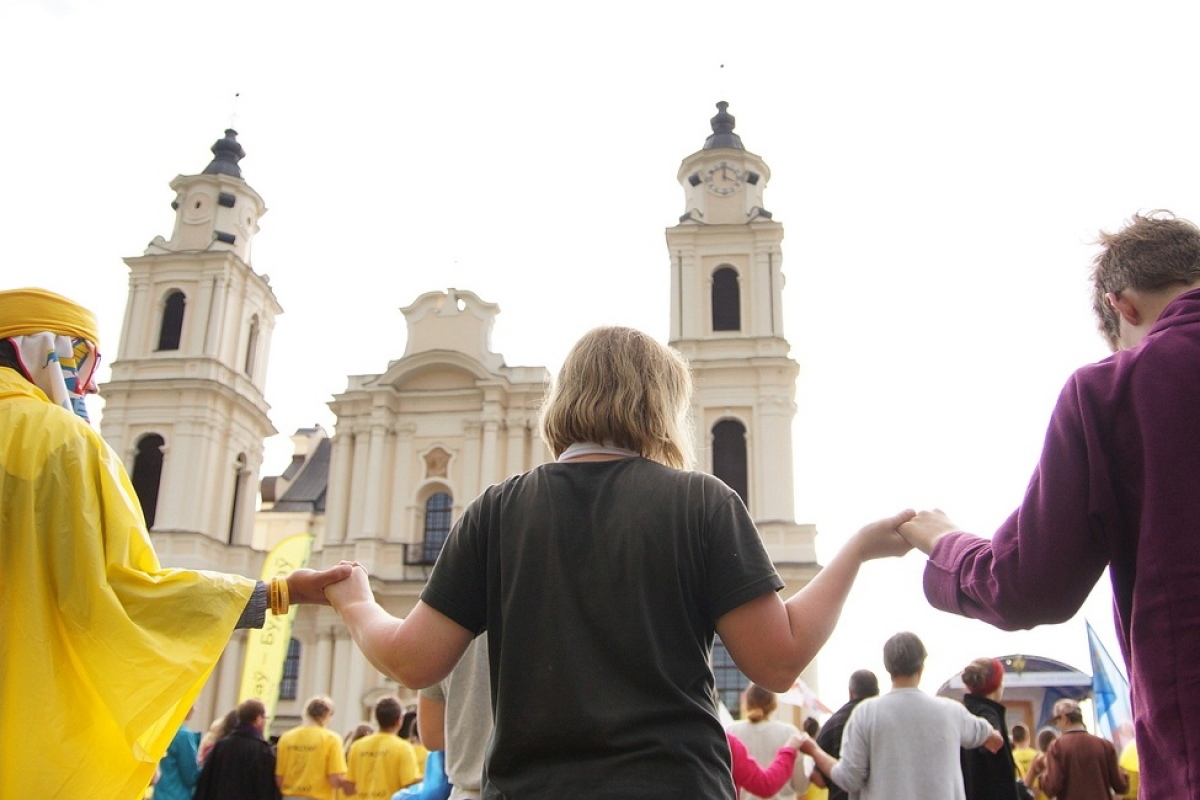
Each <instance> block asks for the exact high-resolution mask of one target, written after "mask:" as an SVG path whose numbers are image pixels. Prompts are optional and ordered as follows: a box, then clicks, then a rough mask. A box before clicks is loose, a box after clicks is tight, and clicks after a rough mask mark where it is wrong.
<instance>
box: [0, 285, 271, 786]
mask: <svg viewBox="0 0 1200 800" xmlns="http://www.w3.org/2000/svg"><path fill="white" fill-rule="evenodd" d="M0 294H3V293H0ZM66 302H69V301H66ZM2 316H3V315H0V317H2ZM5 322H6V321H5V320H4V319H2V318H0V328H3V327H4V325H5ZM9 328H10V329H11V325H10V326H9ZM51 330H52V328H51ZM8 332H9V333H10V334H11V333H20V332H21V331H15V332H14V331H11V330H9V331H8ZM254 586H255V581H253V580H250V579H248V578H241V577H238V576H232V575H223V574H218V573H208V572H194V571H187V570H176V569H163V568H162V567H161V566H160V564H159V562H158V558H157V556H156V555H155V553H154V549H153V547H152V546H151V544H150V539H149V536H148V535H147V533H146V527H145V523H144V522H143V520H142V514H141V508H140V505H139V504H138V501H137V497H136V495H135V494H134V490H133V487H132V486H131V484H130V482H129V478H128V476H127V475H126V473H125V469H124V467H123V466H122V465H121V462H120V460H119V459H118V458H117V457H116V455H115V454H114V453H113V452H112V450H111V449H110V448H109V447H108V445H107V444H106V443H105V442H104V440H103V439H101V438H100V436H99V435H98V434H97V433H96V432H95V431H93V430H92V429H91V427H90V426H88V424H87V423H86V422H84V421H83V420H82V419H80V418H78V417H76V416H75V415H74V414H72V413H71V412H70V411H68V410H66V409H65V408H63V407H61V406H59V405H56V404H54V403H53V402H51V401H50V400H49V399H48V398H47V396H46V394H45V393H44V392H42V391H41V390H40V389H38V388H37V387H36V386H34V385H33V384H32V383H30V382H29V381H28V380H26V379H25V377H23V376H22V375H21V374H20V373H19V372H17V371H16V370H14V369H10V368H7V367H0V642H2V643H3V648H4V652H3V656H2V658H0V798H4V799H5V800H7V798H14V799H15V798H43V799H46V798H63V799H64V800H67V799H69V800H75V798H93V797H94V798H114V799H115V800H125V799H126V798H128V800H133V799H134V798H140V797H141V796H142V793H143V791H144V789H145V787H146V786H147V784H149V782H150V778H151V776H152V775H153V773H154V768H155V764H156V762H157V761H158V759H159V758H161V757H162V755H163V753H164V752H165V751H166V748H167V745H168V744H170V741H171V738H172V736H174V734H175V732H176V731H177V730H178V728H179V726H180V724H181V723H182V722H183V719H184V716H185V715H186V713H187V711H188V709H189V707H190V706H191V704H192V702H193V701H194V700H195V698H196V695H197V694H199V692H200V689H201V688H202V686H203V684H204V681H205V680H206V679H207V677H208V675H209V673H210V672H211V671H212V668H213V666H214V665H215V664H216V661H217V658H218V657H219V656H220V655H221V651H222V650H223V649H224V647H225V644H226V643H227V642H228V640H229V636H230V634H231V633H232V631H233V628H234V625H235V624H236V623H237V620H238V617H239V616H240V614H241V612H242V610H243V609H244V608H245V606H246V603H247V601H248V600H249V598H250V595H251V593H252V591H253V590H254Z"/></svg>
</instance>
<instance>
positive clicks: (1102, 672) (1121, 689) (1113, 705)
mask: <svg viewBox="0 0 1200 800" xmlns="http://www.w3.org/2000/svg"><path fill="white" fill-rule="evenodd" d="M1085 624H1086V625H1087V635H1088V652H1089V653H1090V654H1091V656H1092V705H1093V707H1094V708H1095V711H1096V728H1097V733H1098V734H1099V735H1100V736H1103V737H1104V738H1105V739H1108V740H1109V741H1111V742H1112V743H1113V744H1114V745H1116V747H1117V752H1118V753H1119V752H1121V751H1122V749H1124V747H1125V745H1126V744H1128V743H1129V742H1131V741H1133V707H1132V705H1131V704H1130V701H1129V681H1127V680H1126V679H1125V676H1124V675H1123V674H1122V673H1121V670H1120V668H1119V667H1118V666H1117V662H1115V661H1113V659H1112V656H1110V655H1109V654H1108V650H1106V649H1105V648H1104V645H1103V644H1101V642H1100V637H1098V636H1097V635H1096V631H1095V630H1093V629H1092V625H1091V623H1090V622H1088V623H1085Z"/></svg>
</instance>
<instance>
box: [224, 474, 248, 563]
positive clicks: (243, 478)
mask: <svg viewBox="0 0 1200 800" xmlns="http://www.w3.org/2000/svg"><path fill="white" fill-rule="evenodd" d="M249 478H250V472H249V470H247V469H246V454H245V453H238V457H237V460H236V461H235V462H234V463H233V501H232V502H231V503H230V504H229V536H228V542H229V544H236V543H237V541H238V536H237V533H238V517H240V516H241V515H242V495H244V494H245V493H246V484H247V482H248V481H249Z"/></svg>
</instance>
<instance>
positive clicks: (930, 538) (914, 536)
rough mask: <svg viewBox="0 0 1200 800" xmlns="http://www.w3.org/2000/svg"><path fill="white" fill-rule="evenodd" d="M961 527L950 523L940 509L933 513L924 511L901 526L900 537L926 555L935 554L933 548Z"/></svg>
mask: <svg viewBox="0 0 1200 800" xmlns="http://www.w3.org/2000/svg"><path fill="white" fill-rule="evenodd" d="M957 530H959V527H958V526H957V525H955V524H954V523H953V522H951V521H950V518H949V517H947V516H946V513H945V512H944V511H942V510H941V509H940V508H935V509H934V510H932V511H922V512H920V513H919V514H917V515H916V516H915V517H913V518H912V520H910V521H908V522H906V523H904V524H903V525H901V526H900V535H901V536H903V537H904V538H905V539H907V540H908V542H909V544H911V545H912V546H913V547H915V548H917V549H918V550H920V551H921V552H922V553H924V554H925V555H929V554H930V553H932V552H933V546H934V545H935V544H937V543H938V539H941V538H942V537H943V536H945V535H946V534H947V533H954V532H955V531H957Z"/></svg>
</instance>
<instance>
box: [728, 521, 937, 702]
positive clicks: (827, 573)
mask: <svg viewBox="0 0 1200 800" xmlns="http://www.w3.org/2000/svg"><path fill="white" fill-rule="evenodd" d="M912 517H913V512H912V511H911V510H909V511H902V512H900V513H899V514H896V515H895V516H892V517H887V518H885V519H881V520H878V521H876V522H872V523H870V524H869V525H866V526H865V527H863V528H862V529H861V530H860V531H859V532H858V533H856V534H855V535H854V536H852V537H851V538H850V541H848V542H847V543H846V545H845V546H844V547H842V549H841V550H839V551H838V553H837V555H835V556H834V557H833V559H832V560H831V561H830V562H829V564H827V565H826V566H825V567H824V568H823V569H822V570H821V571H820V572H819V573H818V574H817V577H815V578H813V580H812V582H811V583H809V584H808V585H807V586H805V587H804V588H803V589H801V590H800V591H799V592H797V593H796V594H794V595H792V597H790V598H789V599H788V600H787V602H784V601H782V600H780V598H779V596H778V595H776V594H774V593H770V594H764V595H760V596H759V597H757V598H755V599H754V600H751V601H750V602H748V603H743V604H742V605H740V606H738V607H737V608H735V609H733V610H732V611H730V612H728V613H727V614H724V615H723V616H722V617H721V618H720V619H718V620H717V633H719V634H720V636H721V641H722V642H724V643H725V647H726V648H727V649H728V650H729V654H730V655H731V656H732V657H733V660H734V662H735V663H736V664H737V666H738V668H739V669H741V671H742V672H743V673H745V675H746V677H748V678H749V679H750V680H752V681H754V682H755V683H757V684H759V685H760V686H765V687H766V688H768V689H771V690H772V691H776V692H786V691H787V690H788V689H790V688H792V683H793V682H794V681H795V680H796V676H798V675H799V674H800V672H801V671H802V670H803V669H804V668H805V667H806V666H808V664H809V663H810V662H811V661H812V660H813V658H814V657H816V655H817V653H818V652H819V651H820V649H821V647H822V646H824V644H825V642H826V641H827V640H828V639H829V636H830V634H832V633H833V629H834V627H835V626H836V625H837V621H838V617H840V616H841V613H842V606H843V605H844V604H845V602H846V597H847V596H848V595H849V594H850V588H851V587H852V586H853V585H854V579H855V578H856V577H857V576H858V569H859V567H860V566H862V564H863V562H864V561H870V560H872V559H876V558H884V557H887V556H902V555H904V554H905V553H907V552H908V551H909V550H911V549H912V546H911V545H910V544H909V543H908V542H906V541H905V540H904V539H903V538H902V537H901V536H900V534H899V533H897V532H896V529H897V527H899V526H900V525H901V524H903V523H905V522H907V521H908V520H910V519H912Z"/></svg>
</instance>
